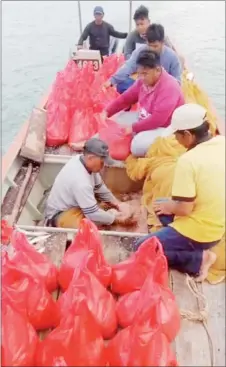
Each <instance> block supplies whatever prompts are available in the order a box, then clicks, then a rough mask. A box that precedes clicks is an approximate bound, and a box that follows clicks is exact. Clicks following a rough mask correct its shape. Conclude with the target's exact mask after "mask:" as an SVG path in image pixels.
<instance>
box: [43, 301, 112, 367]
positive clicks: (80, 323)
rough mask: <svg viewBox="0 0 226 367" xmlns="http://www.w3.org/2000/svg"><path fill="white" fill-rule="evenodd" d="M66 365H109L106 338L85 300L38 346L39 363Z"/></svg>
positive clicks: (66, 315) (44, 364)
mask: <svg viewBox="0 0 226 367" xmlns="http://www.w3.org/2000/svg"><path fill="white" fill-rule="evenodd" d="M59 363H61V364H59ZM62 365H63V366H106V359H105V349H104V341H103V338H102V337H101V334H100V330H99V326H98V325H97V324H96V321H95V320H94V318H93V316H92V314H91V313H90V311H89V310H88V308H87V305H86V302H85V301H84V300H80V301H79V302H78V303H77V306H76V309H74V311H73V312H69V313H67V314H65V317H64V318H63V320H62V321H61V323H60V325H59V326H58V327H57V328H56V329H55V330H53V331H52V332H51V333H50V334H49V335H47V337H46V339H45V340H44V341H43V342H42V343H40V345H39V347H38V348H37V352H36V366H62Z"/></svg>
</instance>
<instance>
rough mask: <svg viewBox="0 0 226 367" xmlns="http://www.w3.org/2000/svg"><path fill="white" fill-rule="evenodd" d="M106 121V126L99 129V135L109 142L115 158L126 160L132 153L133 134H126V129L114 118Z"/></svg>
mask: <svg viewBox="0 0 226 367" xmlns="http://www.w3.org/2000/svg"><path fill="white" fill-rule="evenodd" d="M106 122H107V125H106V127H103V128H102V129H100V130H99V137H100V139H102V140H103V141H105V142H106V143H107V144H108V147H109V154H110V156H111V157H112V158H113V159H116V160H119V161H124V160H126V158H128V156H129V155H130V145H131V141H132V134H130V135H126V134H125V129H124V128H122V127H120V126H119V125H118V124H117V123H116V122H114V121H112V120H107V121H106Z"/></svg>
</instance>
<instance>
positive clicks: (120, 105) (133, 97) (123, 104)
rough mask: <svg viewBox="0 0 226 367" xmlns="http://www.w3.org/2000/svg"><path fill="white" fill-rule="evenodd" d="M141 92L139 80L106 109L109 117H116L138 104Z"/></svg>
mask: <svg viewBox="0 0 226 367" xmlns="http://www.w3.org/2000/svg"><path fill="white" fill-rule="evenodd" d="M139 90H140V81H139V80H137V81H136V82H135V83H134V84H133V85H132V86H131V87H130V88H128V89H127V90H126V91H125V92H124V93H123V94H121V95H120V96H119V97H117V98H116V99H115V100H114V101H112V102H111V103H110V104H109V105H108V106H107V108H106V113H107V117H111V116H113V115H115V114H116V113H117V112H120V111H122V110H124V109H125V108H127V107H130V106H132V105H133V104H135V103H137V101H138V96H139Z"/></svg>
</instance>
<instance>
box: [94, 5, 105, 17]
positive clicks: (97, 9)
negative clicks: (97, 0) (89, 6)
mask: <svg viewBox="0 0 226 367" xmlns="http://www.w3.org/2000/svg"><path fill="white" fill-rule="evenodd" d="M93 14H94V15H95V14H101V15H104V9H103V8H102V6H96V7H95V8H94V11H93Z"/></svg>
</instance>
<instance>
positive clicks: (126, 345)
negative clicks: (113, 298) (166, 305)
mask: <svg viewBox="0 0 226 367" xmlns="http://www.w3.org/2000/svg"><path fill="white" fill-rule="evenodd" d="M106 355H107V359H108V363H109V366H123V367H126V366H130V367H137V366H144V367H146V366H147V367H151V366H153V367H156V366H165V367H169V366H178V363H177V361H176V358H175V356H174V354H173V352H172V350H171V348H170V344H169V342H168V340H167V338H166V336H165V335H164V334H163V333H162V332H161V331H160V330H159V329H154V330H152V331H148V332H147V331H146V330H145V329H142V328H140V327H138V326H136V325H135V326H130V327H128V328H126V329H124V330H121V331H120V332H119V333H118V334H117V335H116V336H115V337H114V338H113V339H112V340H111V341H110V343H109V345H108V347H107V351H106Z"/></svg>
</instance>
